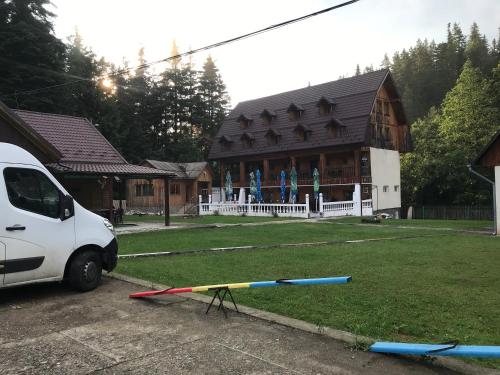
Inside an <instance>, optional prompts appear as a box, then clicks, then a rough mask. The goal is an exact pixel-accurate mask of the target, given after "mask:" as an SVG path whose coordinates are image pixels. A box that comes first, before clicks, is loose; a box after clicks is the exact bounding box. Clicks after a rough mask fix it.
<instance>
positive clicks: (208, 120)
mask: <svg viewBox="0 0 500 375" xmlns="http://www.w3.org/2000/svg"><path fill="white" fill-rule="evenodd" d="M228 105H229V97H228V95H227V92H226V86H225V84H224V82H223V80H222V77H221V75H220V73H219V70H218V69H217V67H216V65H215V63H214V61H213V59H212V57H211V56H209V57H208V58H207V60H206V61H205V64H204V65H203V72H202V73H201V76H200V80H199V86H198V111H197V116H198V119H199V123H200V126H201V140H202V141H203V144H202V148H203V151H204V154H205V156H207V155H208V149H209V146H210V143H209V141H211V140H212V139H213V137H214V136H215V134H216V133H217V131H218V130H219V127H220V125H221V124H222V121H223V120H224V117H225V116H226V115H227V113H228ZM207 141H208V142H207Z"/></svg>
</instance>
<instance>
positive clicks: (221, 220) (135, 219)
mask: <svg viewBox="0 0 500 375" xmlns="http://www.w3.org/2000/svg"><path fill="white" fill-rule="evenodd" d="M170 220H171V221H172V223H176V224H241V223H261V222H267V221H279V220H295V218H284V217H280V218H275V217H272V216H269V217H261V216H214V215H207V216H171V217H170ZM164 221H165V217H164V216H158V215H125V216H124V223H144V222H159V223H163V222H164Z"/></svg>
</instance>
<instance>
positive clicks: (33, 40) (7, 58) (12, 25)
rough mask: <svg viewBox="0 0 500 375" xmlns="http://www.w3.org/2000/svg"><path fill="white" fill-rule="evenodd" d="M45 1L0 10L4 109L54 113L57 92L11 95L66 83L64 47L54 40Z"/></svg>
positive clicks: (18, 0) (25, 0)
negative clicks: (6, 106) (7, 107)
mask: <svg viewBox="0 0 500 375" xmlns="http://www.w3.org/2000/svg"><path fill="white" fill-rule="evenodd" d="M49 3H50V2H49V0H12V1H8V2H5V1H4V2H2V5H1V6H0V35H1V37H0V98H1V100H2V101H4V102H5V103H6V104H7V105H8V106H10V107H13V108H24V109H31V110H38V111H46V112H47V111H48V112H57V111H59V110H60V109H61V105H60V104H59V103H58V101H59V98H60V97H61V91H60V90H57V89H52V90H46V91H43V92H39V93H33V94H24V95H11V94H13V93H15V92H21V91H27V90H35V89H39V88H41V87H46V86H52V85H58V84H61V83H63V82H65V81H66V76H65V74H64V53H65V48H64V44H63V43H62V42H61V41H60V40H59V39H58V38H56V37H55V36H54V33H53V24H52V17H53V16H54V15H53V14H52V13H51V12H49V11H48V10H47V9H46V6H47V5H48V4H49Z"/></svg>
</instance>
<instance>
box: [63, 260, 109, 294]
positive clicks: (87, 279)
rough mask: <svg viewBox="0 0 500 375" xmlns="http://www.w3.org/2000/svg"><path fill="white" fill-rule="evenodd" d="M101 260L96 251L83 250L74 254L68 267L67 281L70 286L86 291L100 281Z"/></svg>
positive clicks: (93, 287)
mask: <svg viewBox="0 0 500 375" xmlns="http://www.w3.org/2000/svg"><path fill="white" fill-rule="evenodd" d="M101 274H102V261H101V257H100V256H99V253H97V252H96V251H85V252H83V253H80V254H78V255H77V256H75V258H74V259H73V261H72V262H71V266H70V269H69V283H70V285H71V287H72V288H74V289H76V290H78V291H80V292H87V291H89V290H92V289H95V288H96V287H97V286H98V285H99V283H100V282H101Z"/></svg>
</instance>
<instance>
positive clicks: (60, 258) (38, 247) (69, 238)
mask: <svg viewBox="0 0 500 375" xmlns="http://www.w3.org/2000/svg"><path fill="white" fill-rule="evenodd" d="M2 174H3V176H2V177H3V183H4V184H3V185H4V193H0V194H5V196H6V197H7V199H5V201H6V202H4V207H5V208H6V209H5V210H4V212H5V213H6V215H5V217H4V220H3V223H5V225H2V227H1V228H0V240H1V241H2V242H4V243H5V255H6V256H5V258H6V259H5V266H4V284H5V285H8V284H15V283H21V282H28V281H34V280H42V279H50V278H58V277H62V275H63V272H64V267H65V264H66V261H67V259H68V256H69V254H71V252H72V250H73V248H74V243H75V229H74V217H70V218H68V219H67V220H64V221H62V220H61V219H60V211H61V203H62V202H61V201H62V197H63V194H62V193H61V192H60V190H59V189H58V188H57V186H56V184H55V182H54V181H53V180H52V179H51V178H49V176H48V175H47V174H46V172H45V171H44V170H43V169H38V168H37V167H30V168H27V167H25V166H14V167H6V168H4V169H3V173H2ZM51 177H52V176H51ZM52 178H53V177H52Z"/></svg>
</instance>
